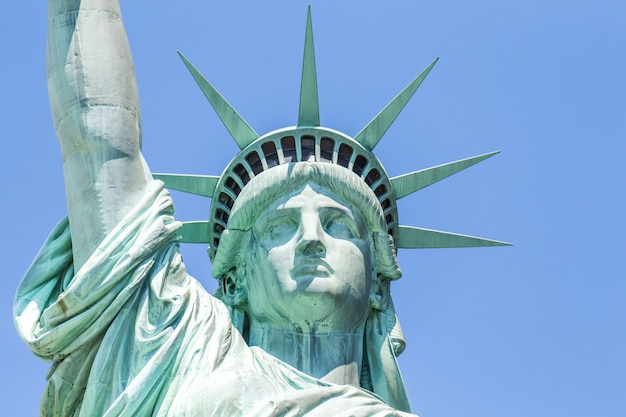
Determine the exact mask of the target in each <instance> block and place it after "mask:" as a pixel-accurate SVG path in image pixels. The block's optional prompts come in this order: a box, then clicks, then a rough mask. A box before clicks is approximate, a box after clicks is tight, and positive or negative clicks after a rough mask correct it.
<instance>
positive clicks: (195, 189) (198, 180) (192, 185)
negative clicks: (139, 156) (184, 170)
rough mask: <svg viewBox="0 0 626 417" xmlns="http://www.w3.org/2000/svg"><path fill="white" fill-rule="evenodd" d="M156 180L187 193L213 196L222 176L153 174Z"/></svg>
mask: <svg viewBox="0 0 626 417" xmlns="http://www.w3.org/2000/svg"><path fill="white" fill-rule="evenodd" d="M152 177H153V178H154V179H156V180H161V181H163V182H164V183H165V187H167V188H171V189H172V190H178V191H184V192H186V193H191V194H196V195H201V196H204V197H213V191H215V186H216V185H217V182H218V181H219V179H220V177H218V176H211V175H185V174H152Z"/></svg>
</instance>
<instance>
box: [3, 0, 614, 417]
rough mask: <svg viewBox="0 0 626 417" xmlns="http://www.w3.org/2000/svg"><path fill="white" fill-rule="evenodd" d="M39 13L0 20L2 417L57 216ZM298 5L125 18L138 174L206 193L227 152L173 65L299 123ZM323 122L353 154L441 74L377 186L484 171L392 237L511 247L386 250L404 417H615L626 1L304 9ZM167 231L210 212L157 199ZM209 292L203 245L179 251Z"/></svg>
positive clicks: (419, 209)
mask: <svg viewBox="0 0 626 417" xmlns="http://www.w3.org/2000/svg"><path fill="white" fill-rule="evenodd" d="M44 3H45V2H17V1H7V2H5V3H4V4H3V7H2V9H3V12H2V13H0V42H1V43H0V52H1V53H2V61H1V62H2V67H1V70H0V71H1V77H0V124H1V126H2V134H1V135H2V137H1V140H2V142H1V143H2V153H1V154H0V174H1V176H2V178H3V179H4V180H3V193H2V205H1V209H0V210H1V212H0V213H1V215H2V219H3V223H4V224H3V228H2V243H1V245H2V250H1V251H0V256H1V257H2V262H1V264H2V267H3V268H4V271H5V272H4V273H3V279H2V281H1V283H0V285H1V286H2V290H1V291H0V297H1V298H0V334H1V335H2V339H3V342H2V343H0V354H1V356H2V358H3V359H4V364H3V372H2V376H1V379H0V381H2V382H1V389H0V399H1V400H2V408H3V412H2V414H3V415H7V416H35V415H36V414H37V408H38V403H39V398H40V396H41V393H42V391H43V387H44V385H45V373H46V369H47V368H48V366H49V365H48V364H46V363H43V362H41V361H40V360H38V359H37V358H36V357H34V356H33V355H32V354H31V353H30V351H29V350H28V349H27V348H26V347H25V345H23V344H22V343H21V342H20V340H19V338H18V337H17V335H16V332H15V330H14V327H13V324H12V313H11V308H12V307H11V305H12V297H13V294H14V293H15V290H16V288H17V285H18V282H19V280H20V277H21V275H22V274H23V272H24V271H25V270H26V268H27V267H28V265H29V263H30V261H31V259H32V258H33V257H34V255H35V254H36V252H37V250H38V248H39V246H40V245H41V243H42V242H43V240H44V239H45V237H46V236H47V234H48V232H49V231H50V230H51V229H52V227H53V226H54V225H55V224H56V222H57V221H58V220H59V219H60V218H61V217H63V216H64V215H65V213H66V206H65V196H64V187H63V178H62V170H61V160H60V151H59V149H58V144H57V141H56V139H55V135H54V130H53V127H52V121H51V117H50V110H49V106H48V99H47V91H46V80H45V37H46V6H45V4H44ZM307 4H308V3H307V2H304V1H300V0H281V1H265V2H253V1H240V2H235V1H233V2H207V1H199V0H182V1H179V2H165V1H160V0H155V1H151V2H148V1H140V0H134V1H123V2H122V8H123V11H124V16H125V21H126V27H127V31H128V35H129V38H130V42H131V48H132V51H133V55H134V59H135V68H136V73H137V77H138V80H139V89H140V96H141V104H142V115H143V132H144V139H143V141H144V142H143V143H144V148H143V149H144V154H145V156H146V159H147V160H148V163H149V165H150V167H151V169H152V170H153V171H154V172H176V173H200V174H214V175H217V174H220V173H221V171H222V169H223V168H224V167H225V166H226V164H227V162H228V161H229V159H230V158H231V157H232V156H234V154H235V153H236V151H237V147H236V146H235V144H234V142H233V141H232V140H231V139H230V137H229V135H228V132H227V131H226V130H225V128H224V127H223V126H222V125H221V123H220V121H219V119H218V118H217V116H216V115H215V114H214V113H213V111H212V109H211V108H210V106H209V104H208V103H207V102H206V100H205V99H204V97H203V95H202V93H201V92H200V90H199V89H198V88H197V87H196V85H195V83H194V81H193V79H192V78H191V76H190V75H189V74H188V73H187V71H186V69H185V67H184V65H183V64H182V62H180V60H179V58H178V57H177V55H176V50H180V51H182V52H183V53H184V54H185V55H186V56H187V58H189V60H190V61H191V62H192V63H194V65H196V67H197V68H198V69H199V70H200V71H201V72H202V73H203V74H204V75H205V76H206V77H207V78H208V79H209V80H210V81H211V82H213V83H214V85H215V86H216V87H217V89H218V90H220V92H221V93H222V94H223V95H224V96H225V97H226V98H227V99H228V100H229V101H230V102H231V104H233V106H234V107H235V108H236V109H237V110H238V111H239V112H240V113H241V114H242V115H243V117H244V118H245V119H246V120H247V121H248V122H249V123H250V124H251V125H252V126H253V128H254V129H255V130H256V131H257V132H259V133H265V132H268V131H270V130H274V129H276V128H280V127H284V126H289V125H294V124H295V123H296V121H297V112H298V95H299V83H300V67H301V62H302V46H303V42H304V25H305V20H306V6H307ZM310 4H311V6H312V14H313V31H314V36H315V48H316V58H317V69H318V84H319V96H320V113H321V123H322V125H324V126H328V127H331V128H334V129H337V130H340V131H343V132H345V133H347V134H350V135H354V134H356V133H357V132H358V131H359V130H360V129H361V128H362V127H363V126H365V124H366V123H367V122H368V121H369V120H370V119H371V118H372V117H373V116H374V115H376V113H377V112H378V111H379V110H380V109H382V107H383V106H384V105H385V104H386V103H387V102H388V101H389V100H390V99H391V98H393V97H394V96H395V95H396V93H398V92H399V91H400V90H401V89H402V87H404V86H405V85H406V84H407V83H408V82H409V80H411V79H412V78H413V77H414V76H415V75H417V74H418V73H419V72H420V71H421V70H422V69H423V68H424V67H426V66H427V65H428V64H429V63H430V62H431V61H432V60H433V59H434V58H436V57H438V56H439V57H441V59H440V61H439V63H438V64H437V65H436V66H435V68H434V69H433V71H432V72H431V74H430V76H429V77H428V78H427V79H426V81H425V82H424V83H423V84H422V87H421V88H420V89H419V90H418V91H417V93H416V95H415V96H414V98H413V100H412V101H411V102H410V103H409V105H408V106H407V107H406V108H405V110H404V112H403V113H402V114H401V115H400V117H399V118H398V119H397V121H396V123H395V124H394V125H393V126H392V128H391V129H390V130H389V131H388V132H387V134H386V135H385V137H384V138H383V140H382V142H381V143H380V144H379V145H378V146H377V148H376V153H377V155H378V156H379V158H380V159H381V160H382V162H383V164H384V165H385V167H386V169H387V171H388V173H389V174H390V175H391V176H394V175H399V174H402V173H406V172H410V171H414V170H417V169H422V168H426V167H430V166H433V165H437V164H441V163H445V162H449V161H453V160H457V159H461V158H465V157H469V156H474V155H478V154H482V153H485V152H489V151H493V150H501V151H502V153H501V154H499V155H497V156H495V157H493V158H491V159H489V160H487V161H485V162H482V163H481V164H479V165H477V166H475V167H472V168H470V169H468V170H467V171H464V172H462V173H460V174H458V175H456V176H454V177H452V178H449V179H446V180H444V181H442V182H440V183H437V184H435V185H433V186H431V187H429V188H427V189H424V190H422V191H420V192H418V193H417V194H414V195H412V196H409V197H406V198H405V199H403V200H401V201H400V222H401V223H402V224H408V225H416V226H421V227H426V228H433V229H440V230H446V231H452V232H457V233H464V234H470V235H478V236H483V237H488V238H493V239H498V240H505V241H510V242H513V243H515V246H513V247H508V248H486V249H441V250H439V249H437V250H413V251H411V250H406V249H405V250H400V253H399V261H400V265H401V266H402V268H403V271H404V276H403V278H402V279H400V280H399V281H398V282H395V283H394V285H393V287H392V292H393V294H394V300H395V305H396V309H397V310H398V315H399V317H400V320H401V324H402V326H403V329H404V333H405V336H406V339H407V350H406V352H405V353H404V354H403V355H402V356H401V357H400V365H401V369H402V371H403V375H404V379H405V382H406V385H407V388H408V391H409V396H410V399H411V403H412V406H413V410H414V412H415V413H417V414H419V415H420V416H421V417H456V416H464V417H479V416H480V417H501V416H507V417H508V416H511V417H517V416H532V417H540V416H541V417H543V416H568V417H578V416H581V417H582V416H585V417H588V416H593V417H595V416H598V417H623V416H625V415H626V395H625V393H626V253H625V248H626V245H625V244H624V236H625V235H626V221H625V220H624V218H625V216H626V196H625V194H624V188H625V183H626V163H625V157H626V145H625V143H626V140H625V139H626V124H625V120H626V118H625V116H626V101H625V100H626V70H625V64H626V46H625V45H626V24H625V22H626V2H623V1H619V0H609V1H603V0H595V1H591V0H586V1H580V0H570V1H564V0H562V1H561V0H542V1H539V0H524V1H521V0H517V1H507V2H503V1H495V0H488V1H478V2H452V1H447V0H443V1H442V0H440V1H430V0H411V1H409V0H402V1H393V2H374V1H361V2H357V1H335V2H331V1H321V0H310ZM174 198H175V203H176V207H177V213H178V214H177V216H178V218H179V219H180V220H193V219H204V218H205V217H206V216H207V212H208V206H209V201H208V200H205V199H202V198H198V197H193V198H191V197H186V196H184V195H180V194H178V193H176V194H175V195H174ZM182 250H183V255H184V256H185V261H186V263H187V265H188V269H189V270H190V271H191V273H192V274H193V275H194V276H195V277H197V278H198V279H199V280H200V281H201V282H203V283H204V284H205V285H206V286H207V288H209V289H211V290H212V289H213V288H214V287H215V285H214V282H213V279H212V278H211V277H210V264H209V261H208V257H207V256H206V252H205V248H203V247H190V246H185V247H183V249H182Z"/></svg>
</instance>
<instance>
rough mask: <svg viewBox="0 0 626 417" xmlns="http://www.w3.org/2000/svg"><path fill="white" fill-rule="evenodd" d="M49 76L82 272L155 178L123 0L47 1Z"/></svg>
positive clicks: (75, 248)
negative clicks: (144, 141)
mask: <svg viewBox="0 0 626 417" xmlns="http://www.w3.org/2000/svg"><path fill="white" fill-rule="evenodd" d="M47 73H48V90H49V96H50V105H51V108H52V116H53V119H54V126H55V129H56V132H57V136H58V139H59V142H60V144H61V150H62V155H63V171H64V176H65V188H66V195H67V202H68V209H69V219H70V225H71V230H72V242H73V252H74V266H75V268H76V269H78V268H80V267H81V266H82V265H83V264H84V262H85V261H86V260H87V259H88V258H89V256H90V255H91V253H92V252H93V251H94V249H95V248H96V247H97V246H98V244H99V243H100V242H101V241H102V239H103V238H104V237H105V236H106V234H107V233H109V232H110V231H111V230H112V229H113V228H114V227H115V226H116V225H117V224H118V223H119V222H120V220H121V219H122V218H123V217H124V216H125V215H126V214H127V213H128V211H129V210H130V209H131V208H132V207H133V206H134V205H135V204H136V202H137V201H138V200H139V199H140V198H141V197H142V196H143V195H144V193H145V190H146V188H147V186H148V184H149V183H150V182H151V181H152V177H151V175H150V172H149V169H148V167H147V165H146V164H145V162H144V160H143V157H142V155H141V119H140V111H139V97H138V93H137V84H136V80H135V71H134V67H133V62H132V57H131V54H130V47H129V45H128V40H127V38H126V31H125V29H124V24H123V22H122V15H121V11H120V6H119V2H118V0H82V1H80V0H49V3H48V44H47Z"/></svg>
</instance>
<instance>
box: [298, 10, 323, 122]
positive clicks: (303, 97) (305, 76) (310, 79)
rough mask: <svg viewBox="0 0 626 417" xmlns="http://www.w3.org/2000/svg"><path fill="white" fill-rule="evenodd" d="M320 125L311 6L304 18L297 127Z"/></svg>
mask: <svg viewBox="0 0 626 417" xmlns="http://www.w3.org/2000/svg"><path fill="white" fill-rule="evenodd" d="M319 125H320V108H319V100H318V95H317V74H316V71H315V50H314V48H313V26H312V24H311V6H309V9H308V12H307V16H306V35H305V38H304V58H303V62H302V83H301V84H300V111H299V114H298V126H307V127H311V126H312V127H317V126H319Z"/></svg>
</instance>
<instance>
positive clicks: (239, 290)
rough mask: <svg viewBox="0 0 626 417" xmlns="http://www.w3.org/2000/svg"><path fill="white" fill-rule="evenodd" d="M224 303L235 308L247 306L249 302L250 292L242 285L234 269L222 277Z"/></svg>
mask: <svg viewBox="0 0 626 417" xmlns="http://www.w3.org/2000/svg"><path fill="white" fill-rule="evenodd" d="M222 290H223V293H224V301H225V302H226V303H227V304H228V305H231V306H233V307H235V306H240V305H243V304H245V303H246V302H247V301H248V291H247V290H246V288H245V287H244V286H243V285H242V283H241V279H239V277H238V276H237V271H236V270H234V269H232V270H230V271H228V272H227V273H226V276H224V277H222Z"/></svg>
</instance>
